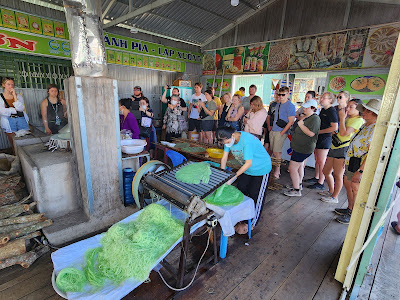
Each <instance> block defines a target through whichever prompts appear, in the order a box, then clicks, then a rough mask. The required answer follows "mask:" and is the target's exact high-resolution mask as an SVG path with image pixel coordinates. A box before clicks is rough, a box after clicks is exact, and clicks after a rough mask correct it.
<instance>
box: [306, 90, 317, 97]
mask: <svg viewBox="0 0 400 300" xmlns="http://www.w3.org/2000/svg"><path fill="white" fill-rule="evenodd" d="M307 94H310V95H311V96H312V97H313V98H315V91H308V92H307V93H306V95H307Z"/></svg>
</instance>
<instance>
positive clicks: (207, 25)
mask: <svg viewBox="0 0 400 300" xmlns="http://www.w3.org/2000/svg"><path fill="white" fill-rule="evenodd" d="M23 1H25V2H30V3H33V4H37V5H42V6H46V7H50V8H52V9H59V10H62V9H63V1H62V0H23ZM275 1H277V0H240V1H239V5H238V6H236V7H234V6H232V5H231V0H200V1H199V0H101V6H102V12H103V13H102V17H103V23H104V29H107V28H109V27H112V26H120V27H125V28H128V29H130V28H131V27H132V26H135V27H136V28H137V29H138V31H140V32H143V33H147V34H152V35H156V36H161V37H164V38H169V39H172V40H176V41H180V42H185V43H189V44H193V45H197V46H203V45H205V44H207V43H209V42H210V41H212V40H213V39H215V38H217V37H218V36H220V35H222V34H223V33H225V32H227V31H228V30H230V29H232V28H234V27H235V26H236V25H237V24H239V23H241V22H243V21H244V20H246V19H248V18H250V17H251V16H253V15H254V14H255V13H257V12H258V11H260V10H261V9H263V8H265V7H266V6H268V5H270V4H272V3H273V2H275Z"/></svg>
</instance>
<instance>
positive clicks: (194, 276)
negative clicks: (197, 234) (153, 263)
mask: <svg viewBox="0 0 400 300" xmlns="http://www.w3.org/2000/svg"><path fill="white" fill-rule="evenodd" d="M211 232H212V230H211V229H209V231H208V239H207V246H206V249H205V250H204V252H203V254H202V255H201V257H200V260H199V262H198V264H197V266H196V270H195V271H194V275H193V278H192V280H191V281H190V282H189V284H188V285H187V286H185V287H183V288H180V289H177V288H174V287H172V286H170V285H169V284H168V283H167V282H166V281H165V279H164V277H163V276H162V275H161V273H160V271H159V270H158V271H157V273H158V275H160V277H161V279H162V281H163V282H164V283H165V285H166V286H167V287H168V288H170V289H171V290H173V291H177V292H180V291H184V290H186V289H187V288H188V287H189V286H191V285H192V283H193V281H194V279H195V278H196V274H197V271H198V269H199V266H200V263H201V260H202V259H203V257H204V255H205V254H206V252H207V249H208V246H209V245H210V237H211Z"/></svg>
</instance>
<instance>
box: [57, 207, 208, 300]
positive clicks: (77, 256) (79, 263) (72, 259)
mask: <svg viewBox="0 0 400 300" xmlns="http://www.w3.org/2000/svg"><path fill="white" fill-rule="evenodd" d="M157 203H158V204H161V205H163V206H164V207H166V208H167V209H168V210H170V211H171V214H172V216H174V217H175V218H177V219H179V220H181V221H182V222H185V219H186V218H187V216H188V215H187V214H186V213H184V212H183V211H181V210H180V209H178V208H176V207H175V206H173V205H172V204H170V203H169V202H167V201H166V200H160V201H159V202H157ZM141 212H142V210H139V211H138V212H136V213H134V214H132V215H130V216H129V217H127V218H125V219H123V220H121V221H120V223H127V222H131V221H133V220H135V219H136V218H137V217H138V216H139V214H140V213H141ZM205 222H206V221H205V220H203V221H201V222H199V223H197V224H195V225H194V226H192V228H191V230H190V232H191V233H193V232H194V231H195V230H196V229H198V228H199V227H201V226H203V225H204V224H205ZM103 235H104V233H101V234H98V235H96V236H94V237H91V238H88V239H85V240H82V241H79V242H76V243H74V244H71V245H68V246H66V247H63V248H61V249H59V250H57V251H55V252H53V253H52V254H51V259H52V261H53V266H54V272H55V274H56V275H57V274H58V273H59V272H60V271H61V270H62V269H64V268H68V267H74V268H77V269H82V267H83V265H84V257H85V253H86V251H87V250H89V249H93V248H96V247H100V246H101V244H100V239H101V238H102V236H103ZM181 241H182V238H180V239H179V240H177V241H176V242H175V244H173V245H172V246H171V248H169V249H168V251H166V252H165V253H164V255H162V256H161V257H160V258H159V259H158V260H157V262H155V263H154V266H153V268H155V267H156V266H157V265H158V264H159V263H160V262H161V261H162V260H163V259H164V258H165V257H166V256H167V255H168V254H169V253H170V252H171V251H172V250H173V249H174V248H175V246H176V245H177V244H178V243H180V242H181ZM142 283H143V281H140V280H135V279H133V278H130V279H127V280H125V281H124V282H123V283H122V284H120V285H119V286H116V285H114V284H112V283H111V281H107V282H106V283H105V285H104V286H103V287H102V288H101V289H100V290H97V291H95V292H93V293H91V290H90V286H89V285H87V287H86V290H85V291H83V292H80V293H67V296H68V299H87V300H89V299H93V300H97V299H121V298H122V297H124V296H126V295H127V294H129V293H130V292H131V291H133V290H134V289H135V288H137V287H138V286H139V285H141V284H142Z"/></svg>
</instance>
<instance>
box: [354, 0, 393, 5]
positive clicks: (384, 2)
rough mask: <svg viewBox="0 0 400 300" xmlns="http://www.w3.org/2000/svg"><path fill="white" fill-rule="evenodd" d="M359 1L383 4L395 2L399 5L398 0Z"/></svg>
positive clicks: (360, 0) (361, 0)
mask: <svg viewBox="0 0 400 300" xmlns="http://www.w3.org/2000/svg"><path fill="white" fill-rule="evenodd" d="M358 1H359V2H375V3H383V4H397V5H399V0H358Z"/></svg>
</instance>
